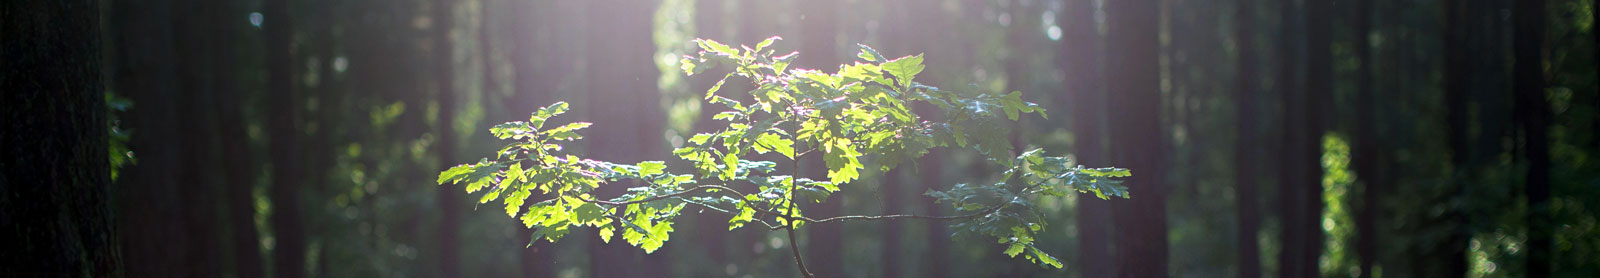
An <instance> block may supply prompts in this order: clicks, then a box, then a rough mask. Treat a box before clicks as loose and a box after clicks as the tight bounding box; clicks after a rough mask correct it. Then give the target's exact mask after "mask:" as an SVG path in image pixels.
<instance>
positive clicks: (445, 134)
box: [432, 0, 463, 277]
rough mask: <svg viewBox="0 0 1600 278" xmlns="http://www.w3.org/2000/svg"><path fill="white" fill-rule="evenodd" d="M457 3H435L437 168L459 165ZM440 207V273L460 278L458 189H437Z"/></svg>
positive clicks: (459, 206) (459, 200)
mask: <svg viewBox="0 0 1600 278" xmlns="http://www.w3.org/2000/svg"><path fill="white" fill-rule="evenodd" d="M454 15H455V1H450V0H434V1H433V22H434V25H433V26H432V27H433V28H434V29H433V43H434V47H433V59H434V61H433V62H434V63H433V71H434V72H433V73H434V80H433V84H434V86H435V90H434V94H435V95H434V97H436V98H437V100H438V101H439V114H438V122H437V123H438V125H439V127H438V128H439V129H438V131H437V132H438V133H437V135H436V136H437V139H438V141H436V142H434V143H433V147H434V150H433V151H434V155H436V156H438V159H439V164H438V167H441V168H446V167H450V166H451V165H453V163H457V161H455V157H456V155H455V150H456V132H455V116H456V91H455V44H454V40H453V39H452V38H451V37H450V30H452V29H454V26H455V24H454V23H455V16H454ZM434 192H435V197H434V198H436V199H437V201H438V205H439V225H438V226H437V228H438V229H439V238H438V244H439V254H438V256H439V273H440V275H442V277H461V262H460V257H461V246H460V240H459V237H460V233H459V231H460V228H459V227H458V226H461V206H462V202H461V198H463V196H461V194H459V193H457V192H456V191H455V190H447V189H436V190H434Z"/></svg>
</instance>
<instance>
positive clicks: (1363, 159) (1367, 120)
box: [1352, 0, 1457, 278]
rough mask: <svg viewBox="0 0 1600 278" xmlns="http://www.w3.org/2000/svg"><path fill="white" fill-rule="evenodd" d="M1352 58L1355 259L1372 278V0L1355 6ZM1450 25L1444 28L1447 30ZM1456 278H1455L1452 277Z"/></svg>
mask: <svg viewBox="0 0 1600 278" xmlns="http://www.w3.org/2000/svg"><path fill="white" fill-rule="evenodd" d="M1355 9H1356V11H1355V13H1356V16H1355V19H1354V21H1355V22H1354V24H1355V42H1354V45H1355V54H1356V59H1360V64H1359V65H1357V67H1356V123H1355V126H1356V131H1355V142H1356V144H1355V150H1354V151H1355V155H1353V156H1352V157H1353V159H1352V164H1355V170H1356V177H1357V178H1359V179H1360V184H1361V185H1360V186H1361V188H1360V190H1359V191H1360V192H1361V206H1360V207H1359V208H1358V209H1357V210H1356V213H1357V214H1356V217H1355V218H1356V219H1355V221H1356V256H1357V257H1358V259H1359V260H1360V262H1359V263H1360V267H1361V273H1360V274H1359V275H1360V277H1362V278H1369V277H1372V275H1373V274H1372V267H1373V265H1374V263H1375V262H1376V261H1377V259H1378V258H1377V256H1378V228H1377V225H1378V219H1377V218H1378V196H1379V195H1378V188H1380V186H1381V185H1379V184H1378V178H1377V177H1378V167H1377V166H1378V165H1377V159H1378V141H1377V140H1378V139H1377V138H1378V137H1377V136H1378V135H1377V125H1378V121H1377V119H1378V117H1377V110H1376V107H1374V105H1377V103H1376V101H1375V100H1374V98H1375V95H1376V92H1374V91H1373V90H1374V89H1373V87H1372V76H1373V74H1372V64H1373V63H1374V62H1375V61H1374V60H1373V59H1372V47H1371V43H1370V41H1368V37H1367V36H1368V34H1370V33H1371V32H1372V0H1357V1H1356V2H1355ZM1449 25H1450V24H1446V26H1449ZM1452 277H1457V276H1452Z"/></svg>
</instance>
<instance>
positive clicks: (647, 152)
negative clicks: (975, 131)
mask: <svg viewBox="0 0 1600 278" xmlns="http://www.w3.org/2000/svg"><path fill="white" fill-rule="evenodd" d="M1596 6H1597V5H1596V4H1595V2H1594V1H1586V0H1479V1H1466V0H1395V1H1376V0H1299V1H1293V0H1284V1H1278V0H1100V1H1096V0H960V1H957V0H881V1H868V0H772V1H751V0H746V1H733V0H637V1H633V0H594V1H555V0H402V1H393V0H321V1H303V0H241V1H207V0H142V1H128V0H62V1H0V91H4V93H0V95H3V96H0V117H3V118H0V150H3V151H4V152H3V153H0V157H4V158H3V159H0V227H4V228H3V231H0V276H8V277H32V276H43V277H60V276H91V277H104V276H119V275H121V276H134V277H244V278H249V277H269V276H270V277H798V276H800V275H801V273H800V272H799V271H797V267H796V265H795V264H794V259H795V258H794V255H801V256H803V257H804V258H805V260H806V262H805V263H806V267H807V268H808V269H809V270H810V271H811V272H813V273H815V274H817V276H819V277H1113V276H1115V277H1162V276H1182V277H1233V276H1237V277H1261V276H1276V277H1317V276H1322V277H1464V276H1470V277H1590V276H1595V275H1597V274H1600V222H1597V220H1600V219H1596V218H1597V216H1600V211H1597V210H1600V159H1597V158H1600V132H1597V131H1600V48H1597V44H1600V32H1597V31H1596V25H1595V23H1596V21H1595V20H1596V18H1600V16H1597V15H1600V12H1597V9H1596ZM774 35H776V36H781V37H782V38H783V42H782V43H779V44H776V45H775V46H774V47H777V48H778V51H779V52H781V53H788V52H790V51H798V52H799V53H800V54H799V55H800V57H801V58H800V59H798V60H796V61H797V62H796V64H794V65H793V67H796V68H809V69H819V70H824V71H833V70H837V68H835V67H837V66H838V65H841V64H848V63H854V62H856V61H859V58H857V57H856V55H855V54H856V52H857V50H858V46H857V44H858V43H861V44H866V45H871V46H873V47H875V48H876V49H877V51H879V52H881V53H883V54H884V55H885V56H890V57H901V56H907V55H915V54H919V53H920V54H923V57H924V58H925V61H926V62H925V63H926V64H927V68H926V69H925V70H924V71H923V72H922V73H921V75H918V76H917V77H918V78H917V79H918V80H919V82H923V83H927V84H934V85H936V86H943V87H950V88H956V87H961V88H971V89H972V90H977V91H985V92H993V93H1004V92H1011V91H1021V92H1023V94H1022V96H1023V98H1024V99H1025V100H1026V101H1029V102H1034V103H1038V104H1039V106H1041V107H1042V108H1044V109H1045V110H1047V111H1049V115H1050V116H1049V118H1043V117H1035V116H1032V115H1029V116H1025V117H1022V118H1021V121H1019V122H1015V123H1014V124H1013V126H1012V127H1011V128H1012V129H1013V130H1014V131H1015V135H1013V136H1011V137H1009V138H1008V139H1009V141H1010V143H1011V145H1012V146H1013V147H1014V149H1015V150H1018V151H1023V150H1031V149H1036V148H1042V149H1045V150H1047V151H1049V152H1052V153H1055V154H1067V153H1070V154H1072V155H1073V158H1074V159H1076V160H1077V161H1080V162H1082V163H1083V164H1085V165H1095V166H1115V167H1121V168H1128V169H1131V170H1132V173H1133V176H1132V177H1128V178H1127V179H1126V185H1127V186H1128V188H1129V190H1130V192H1129V195H1130V197H1131V198H1129V199H1120V198H1112V199H1110V200H1102V199H1098V198H1093V197H1092V196H1093V195H1092V194H1090V195H1069V196H1068V197H1062V198H1051V199H1048V200H1045V201H1042V202H1040V203H1038V204H1036V205H1037V208H1038V209H1039V210H1040V211H1041V212H1042V215H1043V217H1044V218H1046V219H1048V222H1049V223H1050V224H1052V225H1050V226H1048V227H1046V228H1044V229H1043V231H1042V232H1041V234H1040V235H1039V236H1038V237H1037V239H1036V240H1037V242H1036V243H1035V244H1036V245H1037V246H1039V248H1041V249H1043V250H1044V251H1047V252H1049V253H1051V254H1055V255H1056V256H1057V257H1058V258H1059V259H1061V261H1062V263H1063V264H1064V267H1063V268H1060V269H1053V268H1041V267H1039V266H1038V265H1037V264H1035V263H1030V262H1029V261H1027V260H1024V259H1021V257H1017V258H1011V257H1008V256H1007V255H1006V254H1004V253H1002V252H1001V250H1002V249H1005V248H1006V247H1005V246H1004V245H1001V244H996V243H995V242H994V239H992V238H987V237H972V236H953V235H952V234H953V232H954V231H953V230H952V228H951V227H950V226H949V223H945V222H941V221H923V220H918V219H898V220H889V221H867V222H848V223H815V224H812V225H809V226H808V227H806V229H804V230H803V231H799V234H798V235H797V239H798V246H799V247H800V248H799V249H798V250H799V251H800V252H794V251H795V250H794V249H793V248H794V247H793V246H791V245H790V244H789V242H787V240H789V238H790V237H789V236H788V235H787V234H786V233H785V231H783V230H781V229H737V230H732V231H728V230H727V229H726V227H727V225H728V222H729V216H726V215H721V214H710V213H706V214H701V213H695V211H693V209H689V210H688V213H686V214H685V216H684V218H681V219H682V220H680V223H679V224H678V225H677V226H675V227H674V228H675V229H676V232H674V234H675V235H676V236H674V237H672V238H671V240H670V241H668V242H666V243H665V245H664V246H662V247H661V249H660V250H656V251H655V252H653V253H649V254H646V253H645V252H642V251H641V250H639V249H638V248H634V247H630V246H627V245H626V244H618V243H617V242H616V241H612V244H605V243H604V242H603V241H602V239H600V238H599V237H598V236H596V235H595V233H594V231H593V230H592V229H585V230H579V231H577V232H573V233H572V234H570V235H568V236H567V238H566V239H565V240H561V241H559V242H557V243H551V242H549V241H533V242H532V243H531V244H530V238H531V237H533V236H535V234H533V232H532V231H530V230H529V229H527V228H525V227H524V226H523V224H522V223H521V221H518V220H516V219H511V218H506V217H505V216H502V215H501V213H500V209H501V208H500V206H499V205H497V204H493V203H491V204H484V205H479V204H478V201H479V199H478V198H479V196H478V195H468V194H463V192H462V188H461V186H460V185H449V184H446V185H443V186H441V185H439V184H438V183H437V182H436V178H437V174H438V173H439V172H440V171H444V170H445V169H447V168H450V167H452V166H455V165H458V164H463V163H472V162H475V161H477V158H479V157H484V156H486V155H487V154H491V153H494V152H495V151H496V150H498V149H499V148H500V147H501V146H503V143H502V142H500V141H499V140H498V139H497V138H495V137H494V136H493V135H492V134H490V133H489V132H486V131H487V130H488V129H489V128H490V127H491V126H494V125H495V124H498V123H502V122H508V121H520V120H525V119H527V118H528V115H529V114H530V113H534V112H535V111H536V110H537V109H538V108H539V107H542V106H546V105H549V104H550V103H554V102H557V101H566V102H568V103H570V104H571V106H572V111H573V112H572V113H569V114H568V115H566V116H564V117H566V118H567V119H568V120H572V121H584V122H593V123H594V125H593V127H591V128H589V129H588V130H585V131H584V133H583V136H584V137H586V138H585V139H584V140H581V141H576V142H570V143H569V144H567V146H566V148H568V151H571V152H577V153H583V154H585V156H586V157H593V158H596V159H604V160H611V161H627V162H633V161H651V160H664V161H669V163H668V165H667V166H668V167H669V168H672V169H693V167H694V166H692V165H690V164H689V163H688V162H683V161H678V160H674V156H672V155H671V154H672V150H673V149H675V148H678V147H682V146H684V144H686V143H685V142H686V141H687V140H690V139H691V138H692V137H693V136H694V135H695V134H697V133H701V132H708V129H709V128H711V127H715V124H714V123H713V122H714V120H713V119H712V118H713V115H716V114H717V113H718V112H721V111H719V110H718V109H720V107H718V106H713V105H707V104H706V103H705V102H704V101H703V96H704V95H705V90H706V89H707V88H710V87H713V86H717V85H716V84H717V83H718V79H717V77H720V74H703V75H701V74H697V75H689V76H686V75H684V74H683V71H682V70H681V69H680V68H681V65H680V64H679V61H680V58H682V57H683V56H684V55H694V54H695V53H696V52H697V51H700V48H699V47H698V46H697V45H696V43H695V42H694V39H695V38H707V39H713V40H717V41H721V42H726V43H730V44H734V45H739V44H747V45H754V44H755V43H756V42H759V41H761V40H762V39H765V38H768V37H771V36H774ZM712 75H716V76H712ZM752 89H755V88H753V87H752V86H751V85H750V84H749V83H739V82H729V83H728V84H727V85H726V87H724V88H722V90H723V91H724V92H734V93H740V92H745V91H750V90H752ZM928 109H930V108H928V107H918V108H916V109H915V110H918V111H919V112H917V113H918V114H923V113H925V112H923V111H926V110H928ZM935 120H936V119H935ZM867 155H873V154H870V153H869V154H867ZM984 160H985V159H984V158H983V157H982V155H980V154H976V153H973V152H970V151H955V150H952V151H939V150H936V151H933V152H930V153H929V154H928V155H926V156H923V157H921V158H920V159H918V160H917V161H914V162H912V163H909V164H907V165H906V166H904V167H900V168H896V169H895V170H892V171H887V172H884V171H878V170H876V169H870V168H869V169H867V170H863V171H861V177H860V180H859V181H856V182H855V183H854V185H853V186H848V187H844V189H843V190H842V191H840V192H838V193H836V194H833V195H832V196H831V197H829V199H828V200H827V202H823V203H821V204H806V205H807V207H806V208H805V211H806V214H807V215H816V216H832V215H882V214H916V215H928V216H940V215H955V214H956V213H958V212H957V211H955V210H953V209H951V207H950V204H948V203H936V202H934V199H933V198H932V197H930V196H927V195H924V194H923V193H925V192H929V191H930V190H947V189H950V188H951V186H952V185H955V184H959V183H968V182H975V181H982V180H986V179H993V178H995V177H996V175H998V171H996V170H997V169H996V168H995V167H994V166H992V165H991V164H989V163H985V162H984ZM802 163H808V162H802ZM809 163H816V164H821V163H822V162H821V161H816V162H809ZM812 168H816V167H812ZM808 169H810V168H808ZM685 171H687V170H685ZM804 175H807V176H824V175H826V173H805V174H804ZM598 190H601V191H608V190H609V191H610V192H607V193H605V194H620V193H622V192H621V191H620V190H622V189H621V187H601V188H600V189H598Z"/></svg>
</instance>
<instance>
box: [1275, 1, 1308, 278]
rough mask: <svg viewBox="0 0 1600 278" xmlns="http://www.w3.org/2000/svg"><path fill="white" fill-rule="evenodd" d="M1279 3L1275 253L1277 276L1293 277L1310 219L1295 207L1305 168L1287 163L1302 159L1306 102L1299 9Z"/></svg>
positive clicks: (1299, 264)
mask: <svg viewBox="0 0 1600 278" xmlns="http://www.w3.org/2000/svg"><path fill="white" fill-rule="evenodd" d="M1278 5H1279V6H1278V14H1279V16H1280V20H1279V22H1278V25H1279V26H1281V27H1280V28H1282V29H1281V31H1280V32H1279V36H1278V37H1279V38H1278V39H1279V40H1280V41H1279V43H1278V77H1277V78H1276V80H1274V81H1273V86H1275V87H1276V88H1275V90H1276V91H1278V94H1279V97H1280V98H1281V100H1282V101H1281V103H1282V106H1283V108H1282V115H1283V117H1282V118H1283V120H1282V121H1281V122H1279V123H1278V124H1279V126H1281V127H1282V130H1281V131H1280V132H1281V133H1280V134H1279V135H1280V136H1281V139H1280V140H1279V141H1280V142H1281V143H1280V144H1279V146H1280V147H1279V148H1278V150H1279V151H1278V161H1279V162H1280V166H1278V168H1279V169H1280V171H1279V174H1278V197H1277V198H1278V204H1277V206H1278V208H1277V214H1278V219H1279V221H1278V226H1279V227H1280V228H1279V233H1280V235H1281V236H1280V237H1279V242H1281V244H1280V248H1279V252H1278V262H1277V263H1278V265H1277V270H1278V276H1279V277H1285V278H1293V277H1299V276H1301V275H1303V273H1304V270H1303V268H1305V266H1304V264H1305V262H1304V261H1303V260H1300V259H1299V256H1300V255H1299V254H1301V253H1302V252H1303V250H1305V249H1306V248H1307V247H1306V244H1307V241H1308V240H1307V239H1306V238H1304V234H1305V233H1304V232H1302V231H1301V230H1302V229H1303V228H1304V227H1305V225H1304V224H1303V223H1305V222H1310V221H1309V220H1307V219H1305V218H1304V215H1305V213H1304V212H1301V211H1300V209H1301V208H1300V207H1297V206H1295V204H1298V203H1299V202H1297V200H1298V199H1299V196H1302V195H1303V194H1300V193H1299V192H1303V191H1305V187H1304V186H1296V185H1300V184H1301V183H1300V182H1301V181H1303V180H1305V178H1304V176H1306V175H1308V174H1307V173H1303V171H1305V168H1304V167H1295V166H1296V165H1295V164H1289V163H1288V162H1298V161H1301V160H1302V159H1301V158H1300V155H1302V153H1301V152H1298V151H1297V150H1298V149H1299V148H1301V145H1303V143H1301V142H1300V141H1304V140H1305V139H1303V138H1300V137H1301V136H1303V135H1304V133H1303V132H1300V130H1301V129H1304V127H1303V122H1304V120H1303V119H1302V116H1303V114H1302V113H1300V111H1302V110H1305V103H1306V102H1305V101H1304V100H1303V96H1302V95H1301V94H1300V93H1299V92H1298V90H1299V89H1298V88H1297V87H1296V86H1295V85H1297V84H1296V81H1297V80H1296V72H1295V70H1296V67H1295V63H1294V61H1295V53H1294V52H1295V42H1296V40H1295V38H1297V36H1293V35H1291V34H1294V33H1295V28H1294V24H1295V23H1296V22H1295V19H1296V18H1298V16H1299V14H1298V13H1299V10H1298V9H1296V7H1295V6H1294V1H1292V0H1284V1H1279V4H1278Z"/></svg>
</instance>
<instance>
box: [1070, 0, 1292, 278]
mask: <svg viewBox="0 0 1600 278" xmlns="http://www.w3.org/2000/svg"><path fill="white" fill-rule="evenodd" d="M1255 12H1256V10H1255V1H1254V0H1235V1H1234V14H1233V17H1234V20H1235V22H1234V28H1235V29H1234V34H1233V35H1234V45H1235V46H1234V49H1236V50H1235V53H1237V54H1236V55H1238V59H1239V62H1238V70H1237V72H1235V73H1234V91H1235V95H1234V108H1235V109H1236V110H1234V111H1235V114H1234V121H1235V124H1236V125H1237V127H1238V130H1237V137H1238V138H1237V139H1236V141H1235V142H1234V144H1235V145H1234V172H1233V173H1234V175H1233V178H1234V179H1236V181H1235V182H1236V183H1237V184H1236V185H1235V188H1234V194H1235V195H1234V199H1235V200H1237V202H1239V204H1238V217H1239V220H1238V221H1239V222H1238V227H1237V228H1238V229H1239V232H1238V233H1239V234H1238V238H1237V239H1236V240H1237V241H1238V243H1239V251H1238V254H1239V266H1238V267H1239V277H1240V278H1256V277H1261V254H1260V252H1261V247H1260V246H1259V245H1258V243H1257V241H1256V233H1257V231H1259V230H1260V229H1261V214H1260V212H1259V208H1258V207H1259V203H1258V202H1259V200H1260V199H1259V197H1257V195H1256V188H1257V187H1258V185H1257V180H1256V179H1257V177H1259V175H1257V174H1256V173H1257V169H1256V162H1257V153H1256V150H1257V149H1258V148H1257V144H1259V142H1257V140H1256V138H1257V137H1258V136H1260V135H1259V134H1257V127H1256V124H1257V119H1259V118H1261V115H1260V113H1258V112H1257V111H1256V104H1257V102H1256V94H1257V92H1256V83H1255V82H1256V80H1257V79H1258V78H1259V77H1258V76H1256V75H1257V74H1258V73H1257V72H1256V56H1255V55H1256V51H1255V36H1256V33H1255V25H1256V22H1255ZM1086 277H1087V276H1086Z"/></svg>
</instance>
